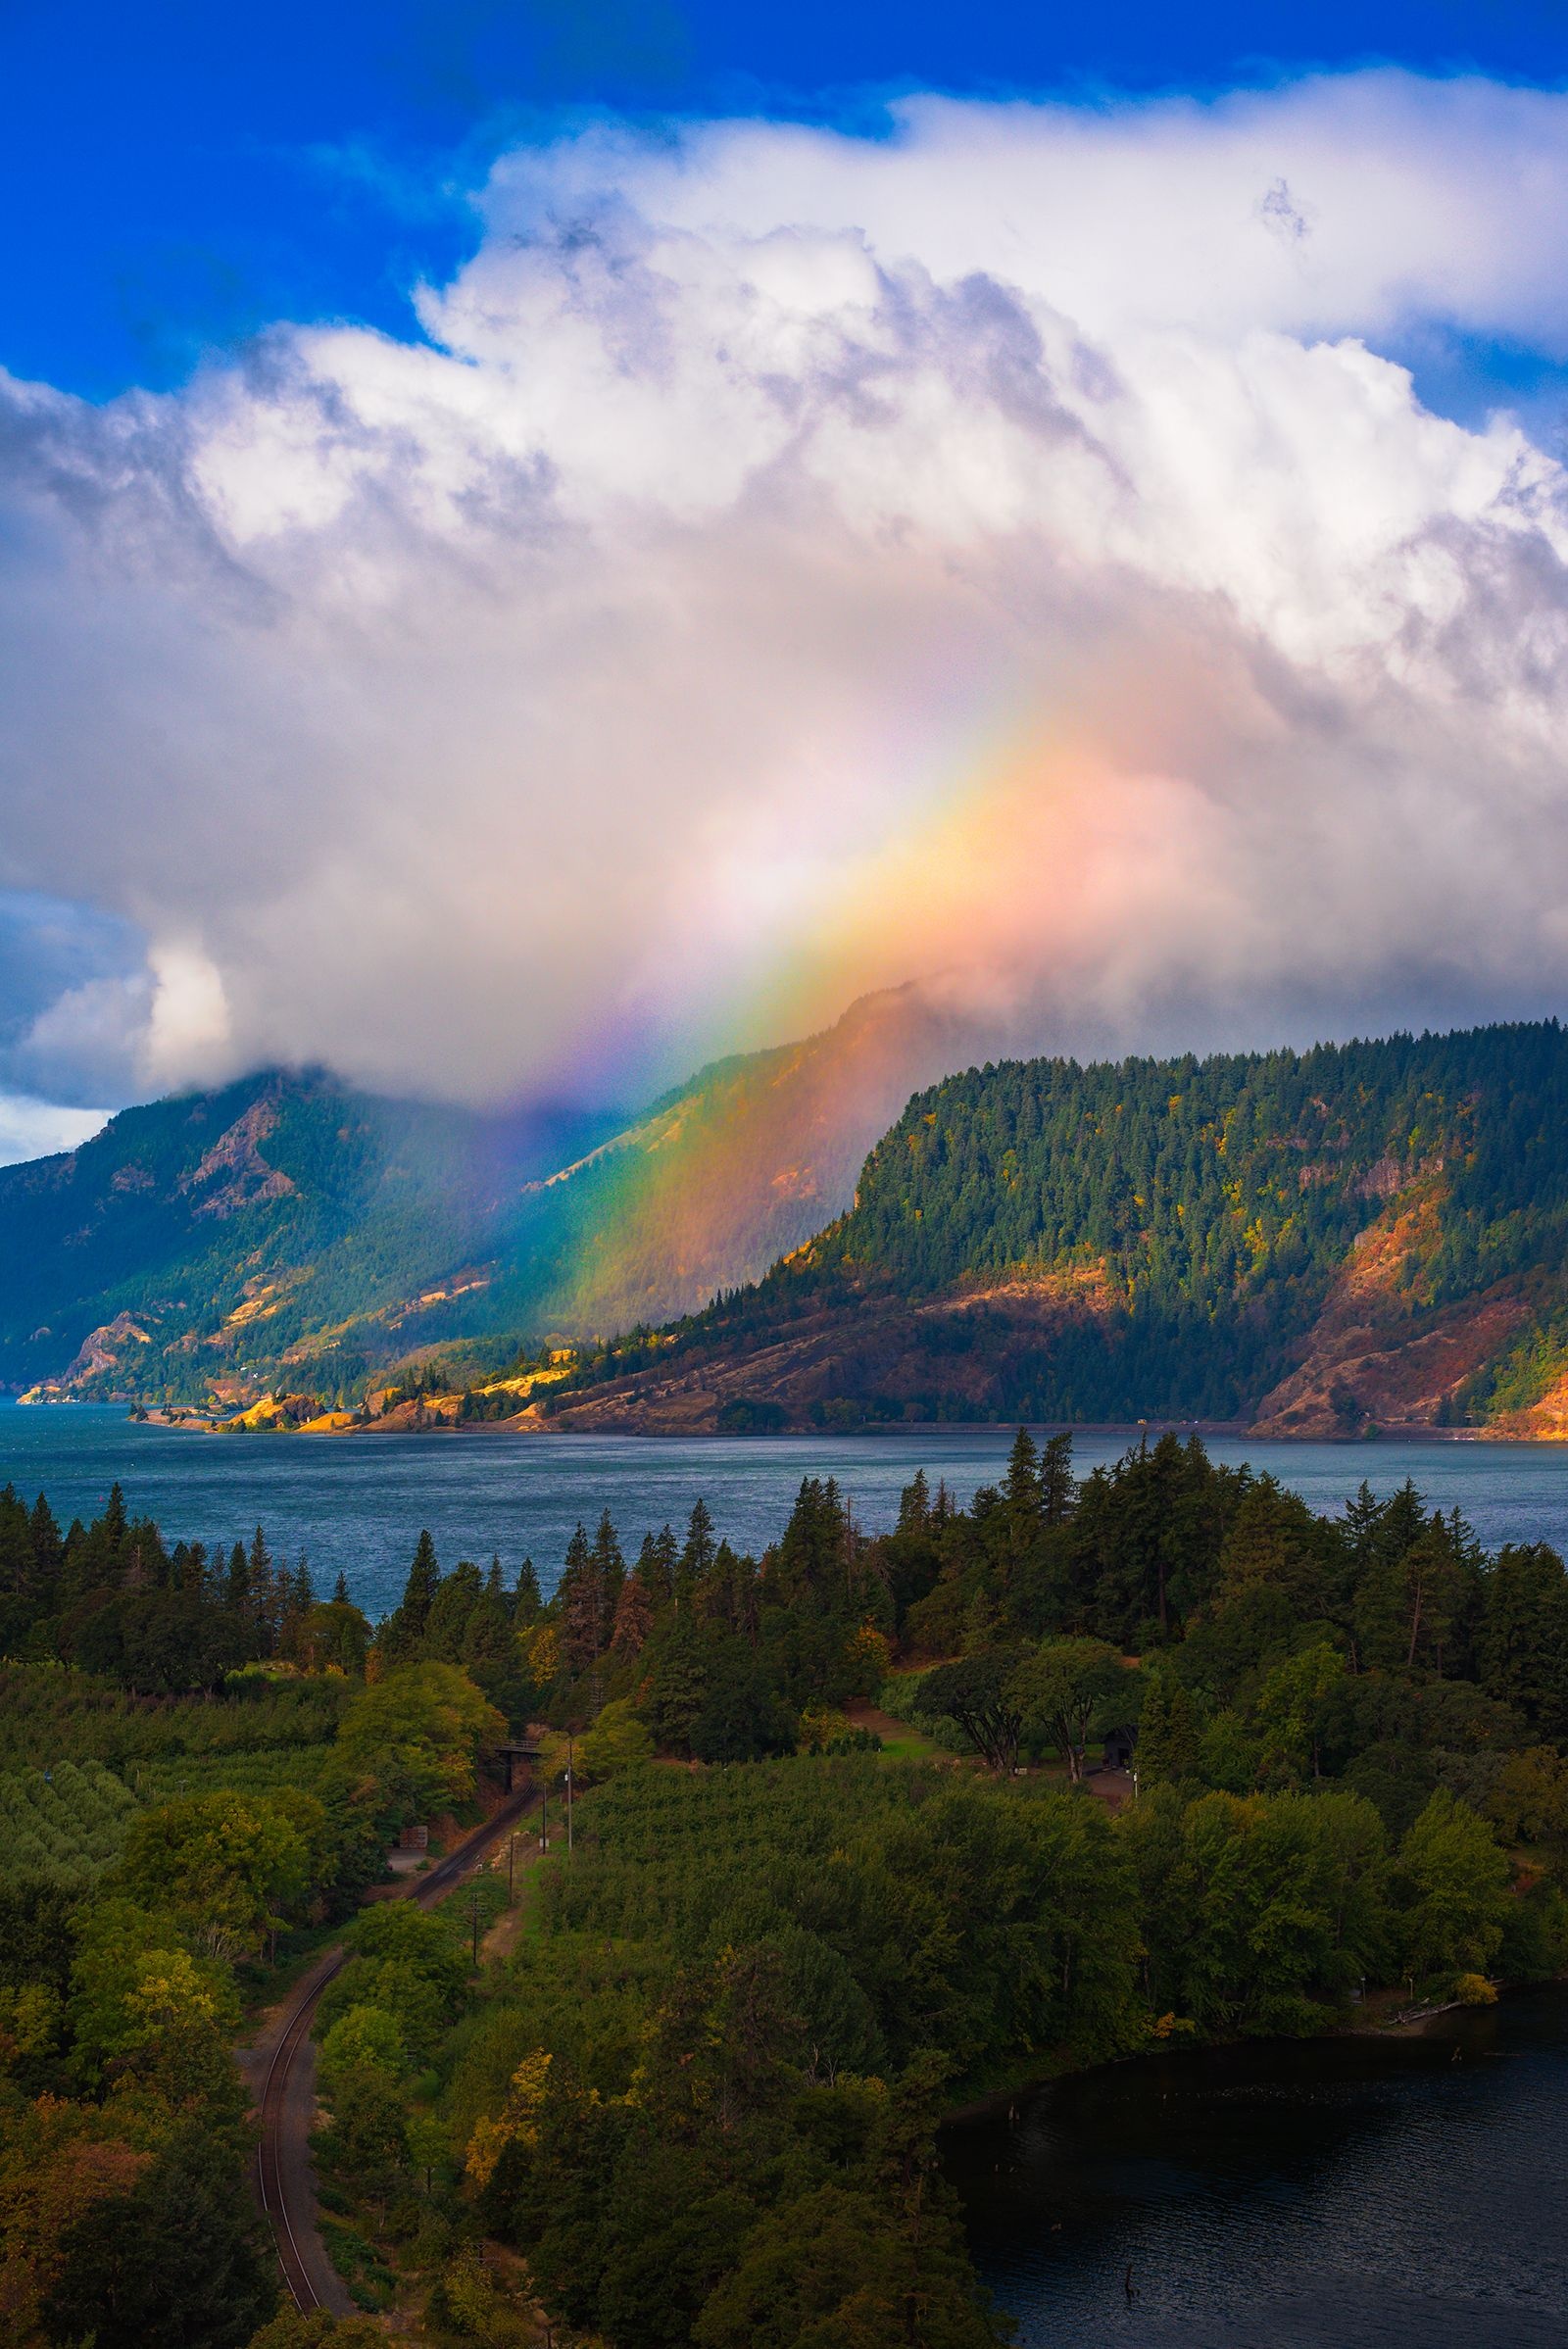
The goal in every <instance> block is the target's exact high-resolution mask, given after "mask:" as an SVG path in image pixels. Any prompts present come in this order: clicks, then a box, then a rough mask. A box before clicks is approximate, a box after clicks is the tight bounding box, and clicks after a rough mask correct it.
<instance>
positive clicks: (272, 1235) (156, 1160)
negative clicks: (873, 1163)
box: [0, 991, 963, 1402]
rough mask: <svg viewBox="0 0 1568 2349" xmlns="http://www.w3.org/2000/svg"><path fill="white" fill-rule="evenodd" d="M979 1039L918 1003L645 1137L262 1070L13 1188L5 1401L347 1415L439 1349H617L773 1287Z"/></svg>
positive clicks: (2, 1290)
mask: <svg viewBox="0 0 1568 2349" xmlns="http://www.w3.org/2000/svg"><path fill="white" fill-rule="evenodd" d="M962 1051H963V1040H962V1039H961V1038H956V1033H955V1031H954V1030H953V1029H952V1027H951V1025H950V1024H949V1023H948V1022H947V1021H946V1020H945V1019H943V1018H942V1017H940V1016H939V1015H937V1014H934V1013H932V1012H931V1011H930V1010H929V1009H928V1008H927V1007H926V1006H925V1005H924V1004H923V1003H921V1001H920V999H919V998H918V997H917V996H916V995H914V994H913V993H912V991H902V992H898V993H892V994H888V995H884V996H880V997H874V998H870V999H867V1000H866V1001H865V1002H863V1003H858V1004H856V1005H854V1006H853V1007H852V1008H851V1010H850V1011H849V1012H847V1013H846V1014H845V1016H844V1018H843V1019H841V1020H840V1021H839V1022H838V1023H837V1024H836V1025H835V1026H834V1027H833V1028H831V1029H828V1030H826V1031H825V1032H824V1033H823V1034H821V1035H819V1036H814V1037H809V1038H807V1039H805V1040H804V1041H802V1042H800V1043H796V1044H790V1045H785V1046H780V1047H778V1048H776V1049H774V1050H772V1051H768V1052H757V1053H752V1054H748V1055H742V1056H739V1057H735V1058H732V1059H729V1060H725V1061H720V1062H717V1063H715V1064H714V1065H713V1066H712V1067H711V1068H708V1069H705V1070H702V1071H701V1072H699V1074H698V1075H697V1076H696V1077H694V1078H693V1079H692V1080H691V1081H690V1082H689V1083H688V1084H687V1085H685V1086H683V1087H680V1088H678V1089H677V1090H676V1091H674V1092H672V1093H670V1094H668V1095H666V1096H665V1097H664V1098H663V1099H662V1101H658V1102H656V1103H655V1104H654V1105H653V1107H652V1108H651V1109H649V1110H648V1111H646V1112H645V1113H644V1114H643V1115H641V1116H640V1117H638V1118H637V1119H635V1120H633V1121H632V1122H630V1123H629V1124H628V1123H625V1122H624V1121H620V1120H614V1119H609V1118H600V1119H598V1120H597V1121H594V1120H591V1119H588V1118H586V1117H583V1116H580V1115H579V1116H568V1115H564V1114H562V1115H557V1116H555V1117H553V1118H551V1117H540V1116H536V1117H532V1118H527V1117H523V1116H520V1115H512V1116H507V1115H490V1116H487V1115H482V1114H480V1113H477V1112H474V1111H471V1110H464V1109H457V1108H452V1107H443V1106H440V1105H435V1104H430V1103H424V1102H413V1101H389V1100H381V1099H376V1098H373V1097H370V1096H368V1095H364V1094H359V1093H355V1092H353V1091H352V1090H350V1089H349V1088H348V1087H346V1086H344V1085H342V1084H341V1083H339V1082H338V1081H337V1080H336V1079H334V1078H332V1077H330V1076H327V1075H325V1074H323V1073H321V1072H319V1071H317V1072H304V1073H300V1072H280V1071H276V1070H272V1071H267V1072H264V1073H262V1074H260V1075H257V1076H252V1077H248V1078H245V1079H243V1080H242V1081H240V1082H238V1083H236V1084H233V1085H229V1086H227V1087H224V1088H223V1089H221V1091H218V1092H212V1093H200V1094H191V1095H187V1096H184V1097H181V1098H178V1099H175V1100H172V1101H158V1102H154V1103H152V1104H151V1105H149V1106H147V1107H143V1108H136V1109H127V1110H125V1111H123V1113H122V1114H121V1115H120V1116H118V1117H116V1118H114V1119H113V1120H112V1121H111V1122H110V1124H109V1125H108V1126H107V1127H106V1128H105V1130H104V1131H103V1133H101V1134H99V1135H98V1136H96V1137H95V1138H94V1140H92V1141H91V1142H89V1143H87V1144H85V1145H84V1146H83V1147H82V1148H81V1149H79V1150H75V1151H73V1152H71V1153H69V1154H64V1155H61V1156H59V1157H54V1158H46V1159H40V1160H36V1161H34V1162H33V1163H31V1164H28V1165H24V1166H14V1167H6V1168H0V1387H4V1388H10V1389H12V1390H13V1391H21V1390H25V1389H28V1388H30V1387H31V1386H33V1385H34V1384H36V1383H44V1384H46V1385H48V1386H50V1387H54V1388H60V1389H62V1390H64V1391H67V1392H70V1393H73V1394H79V1395H134V1396H136V1397H138V1398H139V1399H141V1400H144V1401H157V1400H166V1399H168V1400H174V1401H179V1402H203V1401H205V1400H206V1399H207V1398H208V1396H209V1395H213V1394H219V1395H221V1396H222V1397H223V1398H224V1399H225V1401H242V1400H248V1399H250V1398H252V1397H254V1396H256V1395H263V1394H267V1393H270V1392H273V1391H276V1390H284V1391H287V1392H290V1393H295V1392H297V1393H299V1394H302V1395H312V1396H314V1397H317V1398H319V1399H320V1400H323V1401H326V1402H331V1401H333V1400H334V1399H336V1398H337V1397H339V1396H342V1397H347V1398H354V1397H356V1396H357V1395H359V1394H360V1393H361V1392H363V1390H364V1389H365V1387H366V1386H367V1384H368V1383H373V1382H374V1381H375V1380H376V1379H377V1378H378V1377H384V1376H385V1374H386V1373H387V1372H388V1370H389V1369H390V1367H391V1366H393V1365H396V1364H401V1363H403V1362H405V1361H407V1360H410V1359H416V1360H417V1359H418V1358H419V1357H420V1356H421V1355H427V1354H428V1353H429V1352H430V1351H431V1349H433V1348H439V1349H440V1351H441V1353H442V1356H443V1358H444V1359H445V1360H447V1361H448V1362H451V1363H454V1364H456V1365H458V1366H459V1367H460V1368H461V1369H462V1370H463V1372H464V1373H465V1375H474V1376H477V1375H478V1373H479V1371H480V1370H481V1368H482V1367H483V1366H484V1365H486V1364H487V1363H492V1362H497V1361H501V1360H504V1359H506V1358H507V1356H508V1355H509V1354H510V1353H512V1352H513V1351H515V1348H516V1346H518V1345H519V1344H527V1345H534V1344H537V1343H539V1342H540V1341H546V1340H560V1339H574V1338H580V1337H593V1336H613V1334H614V1333H615V1332H617V1331H620V1330H623V1329H626V1328H628V1327H631V1326H633V1325H635V1324H637V1323H639V1322H658V1321H662V1320H665V1319H667V1318H668V1317H669V1316H671V1315H673V1314H680V1313H684V1312H688V1311H691V1310H692V1309H694V1308H696V1307H700V1306H702V1305H703V1304H705V1303H706V1302H707V1301H708V1300H709V1299H710V1298H711V1297H713V1296H714V1295H715V1294H717V1293H718V1292H720V1291H722V1290H725V1289H730V1288H734V1287H736V1286H738V1285H740V1284H742V1283H744V1282H745V1281H747V1280H750V1279H754V1278H755V1277H756V1276H757V1275H758V1274H760V1273H761V1272H762V1271H764V1270H765V1269H766V1267H767V1266H768V1265H769V1264H770V1263H771V1262H773V1261H774V1259H775V1258H776V1257H777V1256H779V1255H780V1254H782V1253H784V1252H786V1251H788V1250H789V1249H791V1248H796V1247H798V1246H800V1244H801V1243H802V1242H804V1241H806V1240H807V1239H809V1237H810V1235H811V1234H812V1233H814V1232H816V1231H819V1230H820V1229H821V1227H822V1225H823V1224H824V1222H826V1221H827V1220H828V1219H829V1218H830V1217H831V1216H832V1215H833V1214H834V1213H835V1212H836V1211H837V1210H838V1209H839V1208H841V1207H842V1206H843V1205H844V1203H845V1202H846V1201H847V1199H849V1198H850V1197H851V1195H852V1192H853V1188H854V1181H855V1175H856V1171H857V1169H858V1166H859V1164H860V1162H861V1160H862V1158H863V1156H864V1154H865V1151H866V1150H867V1148H868V1147H869V1145H870V1144H871V1143H872V1142H873V1141H874V1139H875V1137H876V1135H877V1134H878V1133H880V1132H881V1131H882V1130H883V1128H884V1127H885V1126H886V1125H887V1123H888V1121H889V1120H890V1119H891V1118H892V1117H893V1116H895V1115H896V1114H897V1112H898V1109H899V1107H900V1105H901V1103H902V1102H903V1101H906V1100H907V1097H908V1095H909V1093H910V1091H911V1090H912V1088H913V1087H914V1086H916V1085H918V1084H920V1083H922V1082H925V1081H928V1080H929V1078H930V1077H931V1076H932V1075H933V1074H935V1073H936V1072H937V1071H939V1070H940V1069H941V1068H943V1067H945V1066H947V1065H950V1064H951V1062H952V1060H953V1059H954V1058H956V1057H959V1056H961V1053H962Z"/></svg>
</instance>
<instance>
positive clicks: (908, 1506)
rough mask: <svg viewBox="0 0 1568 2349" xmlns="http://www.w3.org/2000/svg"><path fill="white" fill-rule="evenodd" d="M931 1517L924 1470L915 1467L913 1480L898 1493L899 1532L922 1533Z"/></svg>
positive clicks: (929, 1492)
mask: <svg viewBox="0 0 1568 2349" xmlns="http://www.w3.org/2000/svg"><path fill="white" fill-rule="evenodd" d="M930 1519H931V1488H930V1486H929V1485H928V1484H927V1483H926V1475H925V1470H924V1469H923V1468H917V1469H916V1470H915V1472H914V1479H913V1482H912V1483H910V1484H907V1485H906V1486H905V1488H904V1491H903V1492H902V1493H900V1494H899V1524H898V1530H899V1532H900V1533H901V1534H923V1533H924V1532H925V1531H926V1528H927V1526H928V1525H929V1523H930Z"/></svg>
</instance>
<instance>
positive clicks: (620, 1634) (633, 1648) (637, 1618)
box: [610, 1536, 654, 1656]
mask: <svg viewBox="0 0 1568 2349" xmlns="http://www.w3.org/2000/svg"><path fill="white" fill-rule="evenodd" d="M649 1540H650V1541H651V1540H652V1536H650V1537H649ZM645 1546H646V1544H645ZM653 1628H654V1606H653V1599H652V1597H651V1595H650V1593H649V1590H648V1585H647V1583H646V1582H645V1581H644V1580H643V1571H642V1567H641V1565H637V1566H635V1567H633V1569H632V1571H631V1573H630V1574H628V1575H627V1577H626V1580H625V1582H624V1583H623V1584H622V1585H621V1590H620V1598H619V1601H618V1602H617V1604H616V1607H615V1628H614V1631H613V1634H612V1636H611V1641H610V1644H611V1648H612V1650H613V1653H614V1654H616V1655H617V1656H637V1655H641V1653H642V1651H643V1649H644V1647H645V1646H646V1645H647V1643H648V1635H649V1633H650V1632H651V1631H652V1630H653Z"/></svg>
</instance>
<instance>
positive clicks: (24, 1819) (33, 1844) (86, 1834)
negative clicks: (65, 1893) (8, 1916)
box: [0, 1762, 136, 1886]
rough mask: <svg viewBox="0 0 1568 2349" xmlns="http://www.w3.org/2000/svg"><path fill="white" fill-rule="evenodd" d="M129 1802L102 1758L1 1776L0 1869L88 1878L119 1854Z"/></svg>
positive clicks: (63, 1879) (60, 1879)
mask: <svg viewBox="0 0 1568 2349" xmlns="http://www.w3.org/2000/svg"><path fill="white" fill-rule="evenodd" d="M135 1809H136V1798H135V1796H134V1795H133V1794H131V1793H130V1792H129V1791H128V1789H127V1788H126V1786H124V1784H123V1781H122V1780H120V1779H118V1778H116V1776H115V1775H114V1773H113V1771H110V1770H106V1769H105V1768H104V1766H103V1764H102V1763H101V1762H80V1763H77V1762H61V1763H59V1764H58V1765H57V1767H56V1768H54V1769H53V1770H49V1771H43V1770H27V1771H24V1772H21V1773H19V1774H17V1775H16V1776H13V1777H9V1778H0V1876H3V1877H34V1878H41V1879H43V1880H44V1881H46V1882H48V1883H51V1884H62V1885H73V1886H78V1885H79V1886H85V1885H87V1884H92V1883H93V1882H94V1881H95V1880H96V1879H97V1878H98V1877H100V1876H102V1875H103V1873H104V1871H105V1870H106V1869H108V1868H112V1867H113V1866H114V1865H115V1863H116V1862H117V1861H118V1859H119V1857H120V1854H121V1849H122V1846H123V1842H124V1839H125V1830H126V1826H127V1824H128V1822H129V1820H130V1819H131V1817H132V1815H133V1814H134V1812H135Z"/></svg>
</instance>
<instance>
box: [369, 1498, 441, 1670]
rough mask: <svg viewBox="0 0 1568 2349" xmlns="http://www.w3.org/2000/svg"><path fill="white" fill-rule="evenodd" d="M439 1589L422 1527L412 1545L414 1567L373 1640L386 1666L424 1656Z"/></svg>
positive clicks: (432, 1552)
mask: <svg viewBox="0 0 1568 2349" xmlns="http://www.w3.org/2000/svg"><path fill="white" fill-rule="evenodd" d="M440 1587H441V1568H440V1564H439V1562H438V1560H437V1558H436V1554H435V1543H434V1542H432V1541H431V1539H430V1534H429V1529H428V1528H427V1527H426V1528H424V1529H422V1530H421V1532H420V1535H419V1539H418V1541H417V1542H416V1544H415V1549H414V1563H413V1565H412V1566H411V1567H410V1568H409V1579H408V1581H407V1582H406V1583H405V1584H404V1586H403V1596H402V1598H401V1599H400V1600H399V1601H398V1604H397V1605H396V1606H395V1607H394V1608H393V1610H392V1613H391V1614H390V1615H389V1616H388V1617H387V1619H386V1621H385V1623H383V1624H382V1626H381V1629H380V1633H379V1635H378V1637H377V1639H376V1645H377V1647H378V1648H379V1649H380V1651H381V1654H382V1656H383V1658H384V1660H385V1661H386V1662H387V1663H388V1664H410V1663H414V1662H416V1661H417V1659H418V1658H419V1657H420V1656H421V1655H422V1654H423V1653H424V1632H425V1626H426V1624H427V1623H428V1622H429V1620H430V1609H431V1607H432V1606H433V1605H434V1604H435V1595H436V1592H437V1590H439V1589H440Z"/></svg>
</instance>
